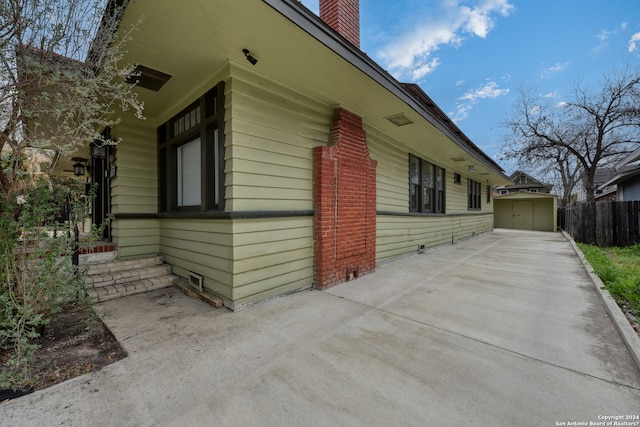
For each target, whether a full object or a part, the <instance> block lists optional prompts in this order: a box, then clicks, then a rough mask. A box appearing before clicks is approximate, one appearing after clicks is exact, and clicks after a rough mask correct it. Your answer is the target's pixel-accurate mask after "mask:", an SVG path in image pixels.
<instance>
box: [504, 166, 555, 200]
mask: <svg viewBox="0 0 640 427" xmlns="http://www.w3.org/2000/svg"><path fill="white" fill-rule="evenodd" d="M509 179H510V180H511V182H512V183H513V184H509V185H501V186H498V187H496V188H495V189H494V191H495V192H496V193H497V194H500V195H504V194H510V193H519V192H528V193H550V192H551V189H552V188H553V185H551V184H544V183H542V182H540V181H538V180H537V179H535V178H533V177H532V176H531V175H529V174H527V173H525V172H522V171H516V172H514V173H512V174H511V176H510V177H509Z"/></svg>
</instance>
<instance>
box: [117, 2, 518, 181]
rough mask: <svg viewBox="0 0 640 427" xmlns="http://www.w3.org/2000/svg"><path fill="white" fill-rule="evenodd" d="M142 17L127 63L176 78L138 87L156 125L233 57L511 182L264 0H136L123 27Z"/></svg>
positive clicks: (456, 164)
mask: <svg viewBox="0 0 640 427" xmlns="http://www.w3.org/2000/svg"><path fill="white" fill-rule="evenodd" d="M141 16H143V17H144V18H143V19H144V20H143V22H142V24H140V25H139V26H138V29H137V30H136V31H135V32H134V34H133V39H134V40H133V41H132V42H130V44H129V45H127V51H128V54H127V57H126V60H127V61H129V62H131V63H137V64H138V63H139V64H142V65H145V66H147V67H151V68H154V69H156V70H159V71H161V72H164V73H167V74H170V75H172V76H173V77H172V78H171V80H169V82H168V83H166V84H165V86H164V87H163V88H162V89H161V90H160V91H159V92H153V91H149V90H146V89H138V90H139V94H140V97H141V99H142V100H143V101H144V102H145V116H147V118H148V119H149V120H153V121H154V122H156V123H157V124H159V123H162V122H163V121H164V120H166V119H167V118H168V117H170V116H171V115H173V114H175V113H176V112H177V111H179V110H180V109H181V108H183V107H184V106H186V105H188V103H190V102H192V101H193V100H194V99H195V98H196V97H197V96H199V95H201V93H202V92H203V91H204V90H206V89H207V87H205V86H207V85H213V84H215V82H212V81H211V78H212V76H213V75H214V74H216V73H218V72H220V70H222V69H223V68H224V67H225V66H227V64H228V63H229V62H232V63H235V64H236V65H237V66H239V67H244V68H246V69H247V70H249V71H250V72H251V73H255V75H257V76H263V77H264V78H267V79H269V80H273V81H276V82H278V83H279V84H282V85H284V86H287V87H288V88H290V89H292V90H294V91H297V92H300V93H302V94H305V95H306V96H308V97H310V98H312V99H315V100H317V101H318V102H321V103H323V104H325V105H327V106H330V107H343V108H346V109H348V110H350V111H352V112H354V113H356V114H359V115H361V116H362V117H363V120H364V121H365V123H366V124H367V126H369V127H372V128H374V129H376V130H378V131H380V132H381V133H384V134H387V135H389V136H391V137H392V138H393V139H394V140H396V141H400V142H401V143H402V144H403V145H404V146H406V147H407V149H409V150H411V151H414V152H416V153H417V154H420V155H422V156H423V157H425V158H428V159H431V160H433V161H436V162H438V163H440V164H441V165H442V166H445V167H446V168H448V169H452V170H458V171H465V170H466V169H467V167H468V165H470V164H473V165H474V167H475V171H474V179H477V180H478V181H481V182H485V181H486V180H489V182H491V183H493V184H496V185H497V184H502V183H509V181H508V179H506V177H505V176H504V175H503V174H501V173H498V172H496V171H495V169H493V168H492V167H490V166H489V165H486V164H483V163H482V161H479V160H478V159H477V158H476V157H475V156H474V155H473V154H472V153H469V152H468V151H465V150H463V149H462V148H461V147H460V146H458V145H457V144H455V143H454V142H453V141H452V140H451V139H450V138H448V137H447V136H446V134H444V133H443V132H442V131H441V130H439V129H438V128H437V127H436V126H434V125H433V124H432V123H429V122H428V121H427V120H425V119H424V117H422V116H421V114H420V113H419V112H418V111H416V110H415V109H414V108H415V106H414V107H413V108H412V106H411V105H410V104H408V103H407V102H406V100H403V99H401V98H399V97H397V96H394V95H393V94H392V93H391V92H390V91H389V89H388V88H387V87H384V86H383V85H381V84H380V82H379V81H375V80H374V79H372V78H371V77H370V76H368V75H366V74H365V73H363V72H362V70H361V69H359V68H358V67H356V66H354V65H353V64H352V63H351V62H349V61H348V60H346V59H344V58H343V57H341V56H339V55H337V54H336V53H335V52H334V50H336V49H337V47H339V46H327V45H325V44H323V43H321V42H320V41H318V40H317V39H316V38H315V37H313V36H311V35H310V34H309V33H308V32H306V31H305V30H303V29H302V28H301V27H300V26H299V25H298V24H297V23H294V22H292V21H290V20H288V19H286V18H285V17H284V16H283V15H282V14H281V13H279V12H278V11H277V10H275V9H274V8H273V7H271V6H270V5H268V4H267V3H265V2H263V1H259V0H233V1H224V0H192V1H189V2H176V1H174V0H156V1H143V0H133V1H132V2H131V3H130V4H129V6H128V8H127V11H126V13H125V16H124V17H123V22H122V25H121V29H122V28H127V26H129V25H131V24H132V23H134V22H136V21H137V20H138V19H139V17H141ZM321 31H325V30H321ZM245 48H246V49H249V50H250V52H251V55H252V56H254V57H255V58H256V59H258V63H257V64H256V65H255V66H253V65H251V64H250V63H249V62H248V61H247V60H246V58H245V57H244V53H243V52H242V50H243V49H245ZM332 49H333V50H332ZM389 80H390V81H391V80H393V79H391V78H390V77H389ZM399 113H402V114H403V115H405V116H406V117H407V118H409V119H410V120H411V121H413V123H412V124H410V125H406V126H401V127H398V126H396V125H394V124H392V123H391V122H389V121H388V120H387V119H385V118H386V117H389V116H393V115H396V114H399Z"/></svg>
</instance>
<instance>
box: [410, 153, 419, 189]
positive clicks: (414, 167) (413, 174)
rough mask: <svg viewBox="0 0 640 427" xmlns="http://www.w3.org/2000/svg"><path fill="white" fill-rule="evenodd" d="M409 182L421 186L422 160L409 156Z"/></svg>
mask: <svg viewBox="0 0 640 427" xmlns="http://www.w3.org/2000/svg"><path fill="white" fill-rule="evenodd" d="M409 182H411V184H416V185H420V159H419V158H417V157H415V156H409Z"/></svg>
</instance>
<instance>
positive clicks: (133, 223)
mask: <svg viewBox="0 0 640 427" xmlns="http://www.w3.org/2000/svg"><path fill="white" fill-rule="evenodd" d="M112 224H113V226H112V235H113V241H114V243H115V244H116V245H118V257H119V258H120V259H123V258H128V257H133V256H139V255H147V254H156V253H159V252H160V245H159V243H160V237H159V229H158V220H157V219H150V220H146V219H145V220H138V219H135V220H124V219H118V220H115V221H113V223H112Z"/></svg>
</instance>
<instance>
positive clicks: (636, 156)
mask: <svg viewBox="0 0 640 427" xmlns="http://www.w3.org/2000/svg"><path fill="white" fill-rule="evenodd" d="M637 160H640V148H638V149H637V150H635V151H633V152H632V153H631V154H629V155H628V156H627V157H625V158H624V159H622V160H620V161H619V162H618V163H616V164H615V166H614V167H615V168H616V170H617V169H620V168H622V167H624V166H626V165H628V164H629V163H633V162H635V161H637Z"/></svg>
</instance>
